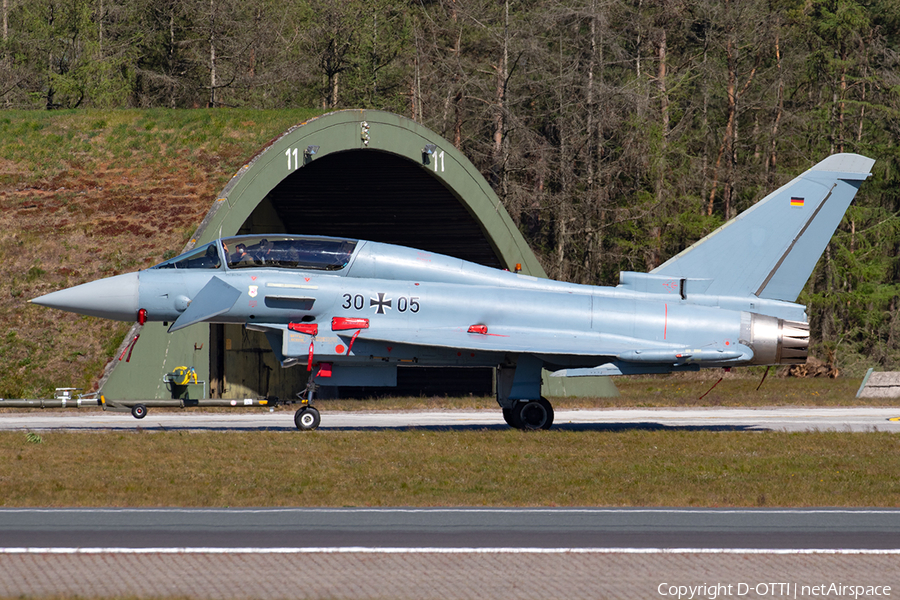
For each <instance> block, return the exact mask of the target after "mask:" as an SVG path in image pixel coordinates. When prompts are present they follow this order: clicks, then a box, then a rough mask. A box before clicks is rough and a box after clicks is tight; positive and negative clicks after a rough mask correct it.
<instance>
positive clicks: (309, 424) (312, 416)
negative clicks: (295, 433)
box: [294, 406, 322, 431]
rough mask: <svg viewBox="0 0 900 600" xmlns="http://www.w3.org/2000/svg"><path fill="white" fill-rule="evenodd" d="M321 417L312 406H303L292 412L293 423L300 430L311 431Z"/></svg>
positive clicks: (317, 424)
mask: <svg viewBox="0 0 900 600" xmlns="http://www.w3.org/2000/svg"><path fill="white" fill-rule="evenodd" d="M321 420H322V417H321V416H320V415H319V411H318V410H316V409H315V408H313V407H312V406H305V407H303V408H301V409H300V410H298V411H297V412H295V413H294V424H295V425H296V426H297V429H299V430H300V431H311V430H313V429H315V428H316V427H318V426H319V422H320V421H321Z"/></svg>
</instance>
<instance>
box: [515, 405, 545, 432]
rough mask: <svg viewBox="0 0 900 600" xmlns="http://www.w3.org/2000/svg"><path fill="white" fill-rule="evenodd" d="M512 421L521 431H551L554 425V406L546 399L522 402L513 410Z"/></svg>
mask: <svg viewBox="0 0 900 600" xmlns="http://www.w3.org/2000/svg"><path fill="white" fill-rule="evenodd" d="M511 420H512V421H513V422H515V423H517V424H518V427H519V428H520V429H528V430H532V431H534V430H538V429H550V426H551V425H553V406H551V404H550V402H549V401H548V400H547V399H546V398H540V399H538V400H527V401H525V402H520V403H518V404H517V405H516V406H515V407H514V408H513V409H512V416H511ZM515 426H516V425H513V427H515Z"/></svg>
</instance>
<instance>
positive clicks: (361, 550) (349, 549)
mask: <svg viewBox="0 0 900 600" xmlns="http://www.w3.org/2000/svg"><path fill="white" fill-rule="evenodd" d="M0 554H65V555H74V554H135V555H140V554H790V555H804V554H810V555H819V554H822V555H829V554H833V555H900V549H876V548H872V549H866V548H861V549H860V548H857V549H844V548H441V547H434V548H381V547H377V546H376V547H363V546H346V547H344V546H338V547H322V548H316V547H310V548H190V547H185V548H166V547H161V548H0Z"/></svg>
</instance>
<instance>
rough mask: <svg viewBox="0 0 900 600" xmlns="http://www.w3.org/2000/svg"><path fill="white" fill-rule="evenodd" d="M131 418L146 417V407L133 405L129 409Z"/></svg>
mask: <svg viewBox="0 0 900 600" xmlns="http://www.w3.org/2000/svg"><path fill="white" fill-rule="evenodd" d="M131 416H132V417H134V418H135V419H143V418H144V417H146V416H147V406H146V405H145V404H135V405H134V406H132V407H131Z"/></svg>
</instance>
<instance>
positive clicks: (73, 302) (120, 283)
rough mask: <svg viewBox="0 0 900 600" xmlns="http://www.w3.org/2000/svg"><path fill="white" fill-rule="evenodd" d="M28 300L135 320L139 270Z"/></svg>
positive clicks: (90, 313)
mask: <svg viewBox="0 0 900 600" xmlns="http://www.w3.org/2000/svg"><path fill="white" fill-rule="evenodd" d="M30 302H32V303H34V304H40V305H41V306H48V307H50V308H58V309H59V310H65V311H68V312H74V313H78V314H82V315H90V316H92V317H102V318H104V319H115V320H117V321H134V320H136V319H137V312H138V274H137V273H126V274H124V275H116V276H115V277H107V278H106V279H98V280H97V281H91V282H90V283H84V284H82V285H76V286H75V287H73V288H69V289H67V290H60V291H58V292H52V293H50V294H46V295H44V296H40V297H39V298H35V299H33V300H31V301H30Z"/></svg>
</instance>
